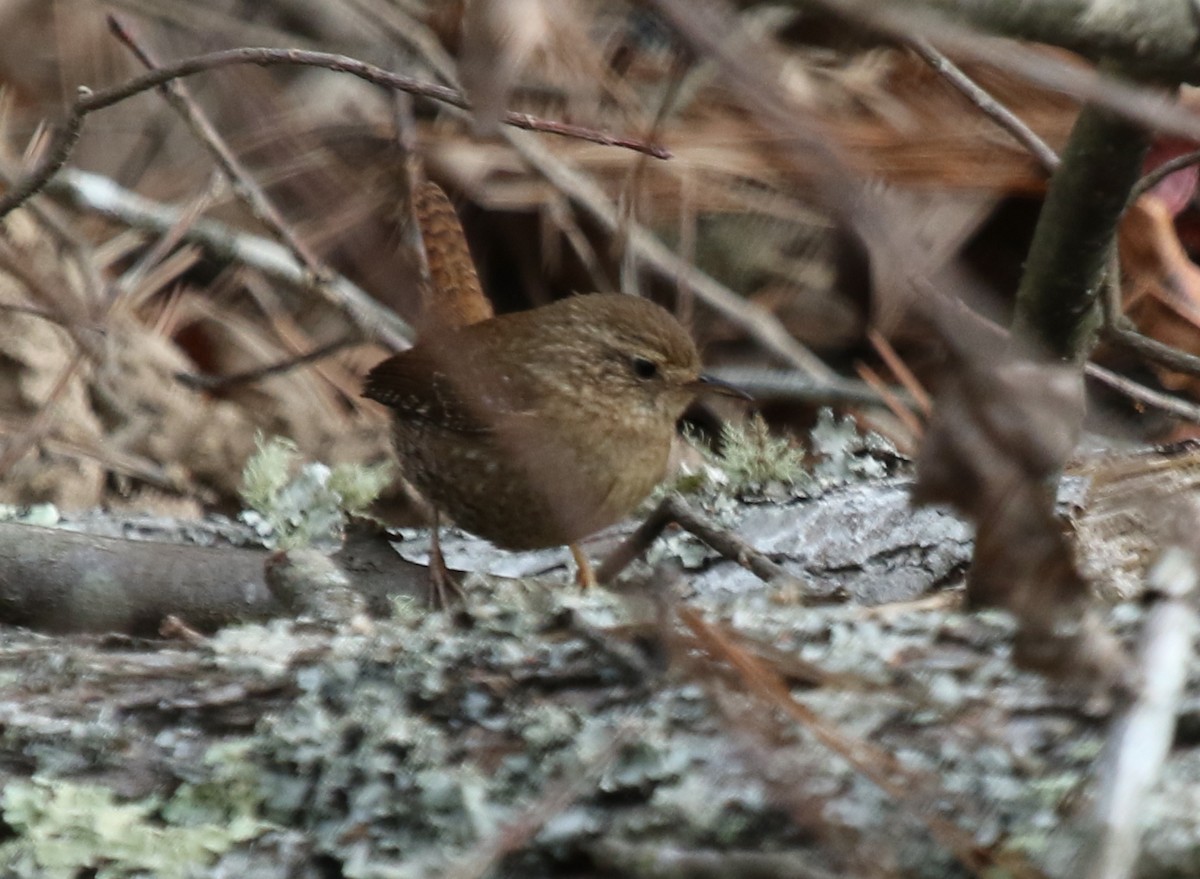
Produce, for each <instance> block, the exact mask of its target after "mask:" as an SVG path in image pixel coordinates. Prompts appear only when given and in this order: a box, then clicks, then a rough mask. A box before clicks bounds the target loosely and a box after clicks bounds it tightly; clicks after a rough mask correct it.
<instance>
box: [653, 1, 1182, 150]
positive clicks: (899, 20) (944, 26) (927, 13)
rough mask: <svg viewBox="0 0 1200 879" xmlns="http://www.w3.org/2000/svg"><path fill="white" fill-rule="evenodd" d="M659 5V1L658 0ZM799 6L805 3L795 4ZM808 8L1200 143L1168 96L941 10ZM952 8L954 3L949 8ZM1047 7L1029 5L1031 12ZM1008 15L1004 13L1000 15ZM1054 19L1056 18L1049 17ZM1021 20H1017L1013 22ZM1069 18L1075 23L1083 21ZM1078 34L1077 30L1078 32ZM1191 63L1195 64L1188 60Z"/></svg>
mask: <svg viewBox="0 0 1200 879" xmlns="http://www.w3.org/2000/svg"><path fill="white" fill-rule="evenodd" d="M655 2H656V4H657V0H655ZM790 2H792V3H799V2H801V0H790ZM803 2H804V3H805V5H811V4H812V3H814V2H815V3H816V4H817V5H819V6H822V7H824V8H826V9H828V10H829V11H831V12H833V13H835V14H837V15H840V16H843V17H845V18H846V19H848V20H850V21H857V22H859V23H861V24H864V25H866V26H867V27H869V28H872V29H874V30H877V31H880V32H882V33H885V34H888V35H889V36H892V37H894V38H896V39H898V40H902V41H908V40H911V39H913V38H914V37H917V36H919V37H921V38H922V39H924V40H927V41H929V42H930V43H933V44H936V45H937V46H938V47H939V48H941V49H942V50H943V51H949V52H953V53H954V54H955V55H957V56H959V57H960V58H970V59H972V60H974V61H979V62H983V63H985V64H988V65H991V66H993V67H996V68H998V69H1000V70H1006V71H1009V72H1010V73H1014V74H1016V75H1018V76H1020V77H1022V78H1024V79H1025V80H1027V81H1028V82H1031V83H1034V84H1035V85H1040V86H1042V87H1043V88H1047V89H1050V90H1052V91H1056V92H1062V93H1064V94H1068V95H1071V96H1072V97H1074V98H1075V99H1077V100H1079V101H1085V102H1087V103H1089V104H1094V105H1096V106H1098V107H1104V108H1106V109H1108V110H1111V111H1112V112H1113V113H1115V114H1117V115H1118V116H1121V117H1123V118H1125V119H1128V120H1129V121H1130V122H1136V123H1138V124H1140V125H1142V126H1144V127H1146V128H1148V129H1151V130H1154V131H1161V132H1164V133H1169V134H1176V135H1179V136H1180V137H1185V138H1188V139H1189V140H1200V115H1197V114H1196V112H1195V111H1193V110H1190V109H1188V108H1186V107H1184V106H1182V105H1181V104H1179V103H1178V102H1176V101H1173V100H1170V99H1168V98H1166V97H1164V96H1163V94H1162V93H1161V92H1159V91H1155V90H1154V89H1152V88H1149V87H1145V86H1137V85H1131V84H1130V83H1129V81H1128V80H1125V79H1121V78H1119V77H1117V76H1113V75H1111V74H1109V73H1101V72H1098V71H1097V70H1095V69H1094V68H1090V67H1083V66H1081V65H1079V64H1077V63H1075V62H1074V61H1067V60H1064V59H1062V58H1058V57H1055V56H1053V55H1051V54H1049V53H1047V52H1046V51H1045V50H1044V49H1043V48H1041V47H1038V46H1033V45H1022V44H1021V43H1019V42H1017V41H1016V40H1008V39H997V38H995V37H985V36H981V35H980V33H979V31H977V30H974V29H972V28H970V27H967V26H963V25H959V24H955V23H953V22H951V21H948V20H947V18H946V17H945V16H944V15H942V14H940V13H939V12H938V11H936V10H933V9H930V8H925V9H921V8H916V3H915V2H893V3H877V2H872V0H803ZM946 5H947V6H949V5H953V4H946ZM959 5H961V6H970V7H973V8H976V9H985V8H988V7H993V8H995V9H996V10H997V12H1000V14H1007V11H1008V10H1009V9H1010V8H1013V7H1010V6H1009V5H1008V4H1000V5H999V6H996V4H988V3H969V4H959ZM1041 5H1042V4H1030V5H1029V9H1030V10H1037V9H1040V8H1041ZM1001 10H1003V11H1004V12H1001ZM1045 17H1046V18H1050V17H1051V16H1045ZM1016 18H1018V16H1013V19H1016ZM1064 18H1065V19H1070V20H1071V21H1073V22H1074V21H1076V20H1077V19H1078V16H1076V17H1074V18H1072V17H1070V16H1065V17H1064ZM1074 31H1075V32H1076V33H1078V32H1079V29H1078V28H1074ZM1189 64H1191V62H1190V61H1189Z"/></svg>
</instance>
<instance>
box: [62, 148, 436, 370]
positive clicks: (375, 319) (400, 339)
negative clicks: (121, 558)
mask: <svg viewBox="0 0 1200 879" xmlns="http://www.w3.org/2000/svg"><path fill="white" fill-rule="evenodd" d="M46 190H47V192H49V193H50V194H52V195H58V196H62V197H64V198H66V199H68V200H70V201H71V202H72V203H74V204H75V205H76V206H78V207H80V208H83V209H85V210H89V211H93V212H96V213H99V214H103V215H104V216H107V217H111V218H113V219H115V220H117V221H119V222H121V223H124V224H125V225H127V226H131V227H133V228H137V229H145V230H149V231H152V232H155V233H158V234H162V233H163V232H165V231H167V230H168V229H171V228H172V227H174V226H175V225H176V224H177V223H178V222H179V214H180V212H179V210H178V209H177V208H173V207H170V206H167V205H163V204H160V203H159V202H156V201H151V200H150V199H148V198H144V197H142V196H140V195H138V194H137V193H135V192H130V191H129V190H127V189H123V188H121V187H120V186H118V185H117V184H115V183H114V182H113V181H111V180H109V179H108V178H107V177H101V176H100V175H98V174H90V173H88V172H86V171H77V170H75V169H73V168H68V169H66V170H64V171H63V172H62V173H61V174H59V175H58V176H57V177H56V178H55V179H53V180H51V181H50V182H49V183H48V184H47V186H46ZM184 238H185V240H188V241H193V242H195V243H197V244H201V245H203V246H204V247H206V248H207V249H208V250H209V251H210V252H211V253H213V254H214V255H215V256H217V257H218V258H223V259H228V260H230V261H233V262H239V263H242V264H244V265H247V266H250V267H251V268H254V269H257V270H258V271H260V272H262V273H263V274H264V275H267V276H269V277H273V278H277V279H279V280H283V281H286V282H287V283H289V284H295V285H297V286H299V287H304V288H308V287H311V286H312V280H313V279H312V276H311V274H310V273H309V272H308V271H307V270H306V269H305V267H304V266H302V265H301V264H300V263H298V262H297V261H296V259H295V257H293V256H292V254H291V253H290V252H289V251H288V250H287V248H285V247H283V246H281V245H279V244H277V243H275V242H274V241H271V240H270V239H268V238H262V237H259V236H256V235H250V234H247V233H244V232H241V231H239V230H235V229H233V228H231V227H229V226H226V225H225V224H224V223H218V222H216V221H215V220H208V219H205V220H199V221H197V222H196V223H195V224H194V225H192V226H191V227H190V228H189V229H188V230H187V233H186V235H185V236H184ZM316 289H318V290H319V291H321V292H322V293H323V294H324V295H326V296H328V297H330V298H332V299H333V300H334V301H335V303H336V304H337V305H338V306H339V307H340V308H343V309H344V310H345V311H346V312H347V313H348V314H350V316H351V318H352V319H353V320H354V322H355V324H357V325H358V326H359V327H360V328H363V329H365V330H366V332H367V333H368V334H369V335H371V336H373V337H375V338H378V339H380V340H381V341H383V342H385V343H386V344H388V345H391V346H392V347H394V348H397V349H402V348H406V347H408V345H409V344H410V342H411V340H412V339H413V337H414V333H413V330H412V327H410V326H409V325H408V324H407V323H406V322H405V321H404V320H403V319H402V318H401V317H400V316H399V315H397V314H396V313H395V312H394V311H392V310H391V309H389V308H385V307H384V306H382V305H380V304H379V303H378V302H377V301H375V299H373V298H372V297H371V296H370V295H368V294H367V293H366V292H364V291H363V290H362V289H361V288H360V287H358V286H357V285H355V284H354V283H352V282H351V281H349V280H347V279H346V278H344V277H342V276H340V275H338V276H335V277H332V278H330V279H329V281H328V283H326V284H318V285H316Z"/></svg>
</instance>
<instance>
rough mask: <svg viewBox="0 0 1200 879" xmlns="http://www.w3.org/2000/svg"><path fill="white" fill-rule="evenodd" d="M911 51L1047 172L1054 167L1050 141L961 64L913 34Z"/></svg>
mask: <svg viewBox="0 0 1200 879" xmlns="http://www.w3.org/2000/svg"><path fill="white" fill-rule="evenodd" d="M908 45H909V46H910V47H911V48H912V50H913V51H914V52H916V53H917V54H918V55H920V56H921V58H923V59H924V60H925V63H926V64H928V65H929V66H930V67H932V68H933V69H934V70H936V71H937V72H938V74H940V75H941V77H942V78H943V79H945V80H946V82H948V83H950V85H952V86H954V88H956V89H957V90H958V91H959V92H961V93H962V94H963V95H964V96H965V97H966V98H967V100H968V101H970V102H971V103H972V104H974V105H975V106H976V107H978V108H979V109H980V110H982V111H983V113H984V115H985V116H987V117H988V118H990V119H992V120H993V121H994V122H995V123H996V124H997V125H999V126H1000V127H1001V128H1003V129H1004V130H1005V131H1007V132H1008V133H1009V134H1011V135H1012V136H1013V138H1014V139H1015V140H1016V141H1017V142H1018V143H1020V144H1021V145H1022V146H1023V147H1025V149H1027V150H1029V152H1030V153H1031V154H1032V155H1033V157H1034V158H1035V159H1037V160H1038V162H1039V163H1041V166H1042V167H1043V168H1044V169H1045V170H1046V171H1047V172H1049V173H1054V171H1055V170H1057V168H1058V163H1059V159H1058V154H1057V153H1056V152H1054V150H1053V149H1051V148H1050V145H1049V144H1048V143H1046V142H1045V141H1044V140H1042V139H1041V138H1040V137H1039V136H1038V135H1037V133H1036V132H1035V131H1034V130H1033V129H1032V128H1030V127H1029V126H1028V125H1026V124H1025V123H1024V122H1022V121H1021V119H1020V118H1019V117H1018V116H1017V115H1016V114H1015V113H1013V112H1012V111H1011V110H1009V109H1008V108H1007V107H1005V106H1004V105H1003V104H1001V103H1000V102H999V101H997V100H996V99H995V98H994V97H992V95H991V94H990V93H989V92H988V91H987V90H986V89H984V88H983V87H982V86H980V85H979V83H977V82H975V80H973V79H971V77H969V76H967V74H966V73H964V72H963V70H962V68H961V67H959V66H958V65H957V64H955V63H954V62H953V61H951V60H950V59H949V58H947V57H946V56H945V55H943V54H942V53H941V52H939V51H938V50H937V49H935V48H934V47H933V46H931V45H930V44H929V43H928V42H927V41H925V40H923V39H920V38H916V39H912V40H909V41H908Z"/></svg>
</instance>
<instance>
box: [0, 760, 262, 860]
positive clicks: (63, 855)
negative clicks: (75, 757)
mask: <svg viewBox="0 0 1200 879" xmlns="http://www.w3.org/2000/svg"><path fill="white" fill-rule="evenodd" d="M213 783H214V784H217V783H220V784H221V785H222V788H224V785H223V783H222V782H219V781H217V780H214V782H213ZM204 787H206V786H204V785H201V786H195V787H193V786H188V785H184V786H183V787H182V788H181V790H180V793H179V794H177V795H176V796H177V797H181V798H182V799H181V800H180V802H179V803H177V804H172V802H168V803H167V804H166V805H165V806H164V805H163V804H161V803H159V802H158V801H157V800H155V799H153V798H150V799H146V800H141V801H135V802H120V801H118V800H117V798H116V796H115V795H114V794H113V792H112V791H110V790H108V789H107V788H103V787H98V786H95V785H86V784H76V783H73V782H67V781H61V780H57V779H53V778H49V777H47V776H40V775H35V776H33V777H32V778H30V779H14V780H11V781H9V782H8V784H7V785H6V786H5V789H4V794H3V799H2V801H0V802H2V808H3V814H4V821H5V823H6V824H7V825H8V826H9V827H11V828H12V829H13V830H14V831H15V832H16V833H17V834H18V835H17V837H16V838H14V839H10V840H8V841H7V842H5V843H3V844H2V845H0V868H2V869H3V873H4V875H6V876H14V877H26V876H28V877H34V876H36V877H40V879H75V877H77V876H79V875H80V874H81V873H83V872H85V871H91V872H90V875H94V876H95V877H96V879H125V877H135V876H144V875H152V876H155V877H157V879H190V877H196V876H201V875H203V874H204V871H205V868H206V867H207V866H208V865H210V864H211V863H213V862H214V861H215V860H216V858H217V857H218V856H220V855H221V854H222V853H224V852H226V851H228V850H230V849H232V848H233V847H234V846H235V845H237V844H238V843H241V842H244V841H246V840H249V839H253V838H254V837H256V836H258V835H259V834H261V833H262V832H263V831H264V830H265V829H266V828H267V825H266V824H264V823H263V822H262V821H261V820H259V819H258V818H257V817H255V816H254V812H255V810H256V809H257V800H256V799H255V798H254V797H252V796H250V797H248V798H247V799H246V800H245V801H244V802H243V803H242V804H241V805H237V806H234V805H231V801H230V800H229V799H225V800H224V801H223V804H222V805H220V806H218V797H217V796H216V794H217V792H218V791H220V790H221V789H222V788H214V789H210V790H208V791H207V792H206V793H201V790H202V788H204ZM239 790H241V791H242V792H243V793H246V792H247V789H246V788H245V787H241V788H239ZM224 793H225V794H228V793H229V791H228V789H225V790H224ZM198 797H200V798H203V799H207V800H208V804H207V806H206V808H204V809H203V810H202V811H197V810H196V809H195V808H194V805H195V803H196V802H198V799H197V798H198ZM185 801H188V802H185ZM189 803H190V804H189ZM180 819H185V820H182V821H180Z"/></svg>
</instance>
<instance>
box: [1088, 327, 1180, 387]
mask: <svg viewBox="0 0 1200 879" xmlns="http://www.w3.org/2000/svg"><path fill="white" fill-rule="evenodd" d="M1103 335H1104V339H1105V340H1106V341H1108V342H1111V343H1112V344H1114V345H1120V346H1121V347H1123V348H1127V349H1129V350H1130V351H1132V352H1134V353H1135V354H1140V355H1141V356H1142V357H1145V358H1146V359H1147V360H1152V361H1153V362H1155V363H1158V364H1160V365H1161V366H1165V367H1167V368H1168V369H1173V370H1175V371H1176V372H1182V373H1185V374H1187V375H1193V376H1197V377H1200V357H1197V356H1196V355H1195V354H1188V353H1187V352H1186V351H1180V350H1179V349H1178V348H1175V347H1173V346H1171V345H1167V344H1166V343H1164V342H1160V341H1158V340H1157V339H1151V338H1150V337H1149V336H1146V335H1143V334H1142V333H1139V332H1137V331H1136V330H1131V329H1129V328H1128V327H1123V326H1108V327H1105V328H1104V334H1103Z"/></svg>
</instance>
